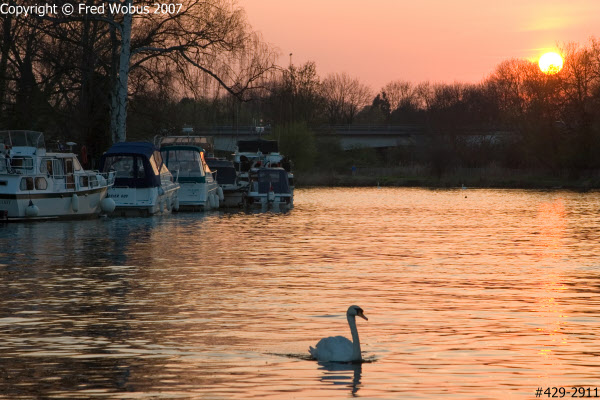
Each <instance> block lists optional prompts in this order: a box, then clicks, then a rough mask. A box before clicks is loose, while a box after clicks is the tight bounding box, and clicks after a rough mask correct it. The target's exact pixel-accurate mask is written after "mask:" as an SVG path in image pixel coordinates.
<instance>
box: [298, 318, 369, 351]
mask: <svg viewBox="0 0 600 400" xmlns="http://www.w3.org/2000/svg"><path fill="white" fill-rule="evenodd" d="M357 315H358V316H359V317H361V318H364V319H365V320H367V321H368V319H367V317H365V314H364V312H363V309H362V308H360V307H359V306H350V307H348V311H346V318H347V319H348V325H350V332H351V333H352V341H350V340H348V339H346V338H345V337H343V336H331V337H326V338H323V339H321V340H319V343H317V345H316V347H312V346H309V348H308V352H309V353H310V355H311V356H313V358H315V359H316V360H317V361H337V362H350V361H362V357H361V353H360V340H359V338H358V330H357V329H356V316H357Z"/></svg>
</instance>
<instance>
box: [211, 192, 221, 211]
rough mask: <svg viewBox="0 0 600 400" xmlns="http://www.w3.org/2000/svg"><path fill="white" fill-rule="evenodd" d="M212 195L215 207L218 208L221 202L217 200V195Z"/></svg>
mask: <svg viewBox="0 0 600 400" xmlns="http://www.w3.org/2000/svg"><path fill="white" fill-rule="evenodd" d="M213 196H215V208H217V209H218V208H219V207H220V206H221V202H220V201H219V196H218V195H216V194H214V195H213Z"/></svg>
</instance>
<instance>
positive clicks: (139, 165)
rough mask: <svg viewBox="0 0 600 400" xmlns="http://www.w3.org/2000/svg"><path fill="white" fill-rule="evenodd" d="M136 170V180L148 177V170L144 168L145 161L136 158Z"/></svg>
mask: <svg viewBox="0 0 600 400" xmlns="http://www.w3.org/2000/svg"><path fill="white" fill-rule="evenodd" d="M135 165H136V170H135V171H134V174H135V177H136V178H143V177H145V176H146V170H145V168H144V160H142V159H141V158H140V157H136V158H135Z"/></svg>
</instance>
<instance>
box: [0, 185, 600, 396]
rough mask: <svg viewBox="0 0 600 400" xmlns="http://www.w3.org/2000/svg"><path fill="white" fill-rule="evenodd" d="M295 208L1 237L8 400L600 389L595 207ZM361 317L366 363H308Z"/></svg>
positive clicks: (358, 203)
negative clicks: (320, 345) (319, 346)
mask: <svg viewBox="0 0 600 400" xmlns="http://www.w3.org/2000/svg"><path fill="white" fill-rule="evenodd" d="M295 205H296V207H295V208H294V209H293V210H292V211H290V212H287V213H270V212H269V213H244V212H227V213H223V212H220V213H219V212H214V213H207V214H194V213H180V214H174V215H171V216H166V217H153V218H114V219H98V220H89V221H69V222H43V223H23V224H21V223H17V224H7V225H0V399H22V398H23V399H24V398H32V399H33V398H48V399H52V398H56V399H70V398H77V399H87V398H99V399H147V398H152V399H172V398H184V399H196V398H198V399H235V398H260V399H268V398H271V399H290V398H298V399H304V398H307V399H309V398H312V399H318V398H328V399H331V398H348V397H352V396H357V397H363V398H387V399H397V398H403V399H432V398H456V399H486V398H489V399H499V398H514V399H530V398H531V399H533V398H535V391H536V390H537V389H538V388H539V387H543V388H546V387H565V388H566V390H571V391H572V389H571V386H584V387H586V388H587V387H590V388H592V389H593V388H596V387H597V386H600V340H598V335H597V332H598V325H599V324H600V296H599V292H600V259H599V258H598V254H600V251H599V249H600V245H599V243H600V212H599V211H600V194H599V193H573V192H566V191H565V192H563V191H549V192H544V191H521V190H470V189H468V190H426V189H396V188H394V189H387V188H383V189H376V188H372V189H362V188H360V189H303V190H297V191H296V196H295ZM352 304H357V305H359V306H361V307H362V308H363V309H364V311H365V315H366V316H367V317H368V318H369V321H364V320H362V319H361V320H359V321H358V330H359V333H360V338H361V343H362V350H363V357H364V358H365V360H366V361H367V362H365V363H363V364H358V365H348V364H320V363H317V362H316V361H312V360H310V359H308V351H307V349H308V347H309V346H310V345H314V344H315V343H316V342H317V341H318V340H319V339H320V338H322V337H326V336H335V335H344V336H347V337H349V336H350V332H349V329H348V324H347V322H346V319H345V311H346V309H347V308H348V306H350V305H352ZM592 394H594V392H592ZM599 395H600V393H599ZM544 396H545V395H544ZM567 397H570V396H567Z"/></svg>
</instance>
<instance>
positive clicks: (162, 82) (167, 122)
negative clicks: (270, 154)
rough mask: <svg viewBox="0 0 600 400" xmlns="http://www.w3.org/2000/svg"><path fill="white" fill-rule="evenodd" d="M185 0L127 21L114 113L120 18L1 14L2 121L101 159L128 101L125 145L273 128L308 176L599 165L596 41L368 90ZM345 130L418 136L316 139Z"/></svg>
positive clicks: (230, 12) (217, 10) (220, 4)
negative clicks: (471, 73)
mask: <svg viewBox="0 0 600 400" xmlns="http://www.w3.org/2000/svg"><path fill="white" fill-rule="evenodd" d="M183 3H184V5H185V7H184V10H183V12H182V13H180V14H178V15H177V16H173V15H168V16H162V17H160V18H158V19H157V17H155V16H136V17H135V18H134V20H133V23H132V24H131V28H132V29H131V44H130V53H131V54H130V56H129V59H128V60H129V62H128V63H127V65H128V67H129V69H128V79H129V80H128V86H127V93H128V96H125V101H124V102H123V104H124V105H122V106H121V108H119V104H118V103H119V101H120V100H122V98H120V97H119V80H120V79H121V78H120V77H121V75H123V73H122V71H121V69H120V68H121V67H122V66H123V65H124V64H123V49H124V48H126V46H125V44H124V42H125V41H124V33H123V27H124V26H125V25H124V24H125V22H126V21H124V19H123V16H122V15H105V16H103V17H102V18H91V17H90V18H82V17H81V16H75V17H72V18H70V19H64V18H63V19H55V18H52V17H46V18H34V17H32V16H28V17H23V16H20V17H16V16H11V15H1V16H0V23H1V26H2V31H1V33H0V128H1V129H35V130H41V131H44V132H46V133H47V135H48V137H49V138H51V140H62V141H66V140H72V141H75V142H78V143H80V144H86V145H87V146H88V149H90V153H91V154H92V155H96V156H98V155H99V154H101V152H102V151H104V150H106V149H107V148H108V147H109V146H110V144H111V143H112V141H113V140H115V138H116V137H117V136H118V135H116V134H115V132H114V131H115V130H117V129H118V119H119V116H120V115H121V114H119V113H120V112H122V111H119V110H122V109H123V107H124V109H126V111H127V115H126V116H127V118H126V131H127V140H134V139H151V138H152V137H153V136H154V135H156V134H165V133H178V132H180V131H181V129H182V128H183V127H184V126H186V125H188V126H190V125H191V126H193V127H195V128H210V127H212V126H217V125H231V126H247V125H259V124H262V125H270V126H271V127H272V128H273V129H272V132H273V135H275V136H276V137H277V138H278V139H280V140H281V142H282V146H281V147H282V151H284V152H287V153H288V154H289V155H290V156H291V157H292V159H295V160H296V164H297V166H298V167H300V169H307V170H308V169H312V168H313V166H318V168H319V169H322V168H325V169H329V170H331V171H349V168H350V167H351V166H352V165H358V166H380V167H395V166H401V165H409V164H411V165H424V166H427V168H429V171H430V172H431V173H432V174H433V175H437V176H441V175H443V174H444V173H446V172H448V171H450V170H452V169H455V168H461V167H462V168H477V167H486V166H489V165H496V166H500V167H503V168H511V169H521V170H532V169H538V170H545V171H549V172H551V173H556V174H558V173H565V172H566V173H568V174H570V176H574V177H577V176H579V175H581V174H586V173H588V172H589V171H592V170H597V169H600V157H598V156H597V155H598V154H600V40H598V39H595V38H591V39H590V41H589V42H588V43H586V44H585V45H579V44H567V45H564V46H563V48H562V49H561V53H562V54H563V56H564V59H565V63H564V65H565V66H564V68H563V69H562V70H561V71H560V72H558V73H557V74H553V75H547V74H544V73H542V72H541V71H540V70H539V68H538V66H537V64H536V63H535V62H532V61H528V60H523V59H512V60H507V61H504V62H502V63H501V64H500V65H498V66H497V67H496V69H495V70H494V71H493V72H491V73H490V74H489V76H487V77H486V78H485V79H483V80H482V81H481V82H480V83H477V84H467V83H431V82H421V83H418V84H415V83H411V82H407V81H403V80H397V81H393V82H390V83H388V84H387V85H385V86H384V87H383V88H381V89H380V90H379V91H377V92H374V91H372V90H371V88H369V87H368V86H367V85H365V84H363V83H362V82H361V81H360V80H359V79H356V78H353V77H351V76H349V75H348V74H346V73H334V74H329V75H327V76H325V77H321V76H319V74H318V72H317V65H316V64H315V63H314V62H307V63H305V64H302V65H293V64H291V63H290V65H289V66H288V67H285V68H282V67H278V68H275V67H274V64H273V59H274V58H273V54H274V51H273V50H272V49H271V48H269V47H268V46H267V45H265V44H264V43H263V42H262V41H261V40H260V37H259V36H258V35H257V34H255V33H254V32H252V30H251V29H250V27H249V26H248V24H247V22H246V20H245V17H244V13H243V11H242V10H241V9H239V8H236V6H235V4H234V3H232V2H229V1H227V0H210V1H207V2H183ZM136 4H137V3H136ZM348 124H365V125H367V124H368V125H404V124H414V125H419V126H421V127H422V128H423V129H422V131H423V132H424V134H423V135H422V136H423V137H422V138H420V139H419V140H418V141H417V142H416V143H415V145H414V146H408V147H406V146H405V147H401V148H389V149H383V150H378V151H375V150H372V149H355V150H351V151H346V152H344V151H342V149H341V145H340V142H339V140H337V139H335V136H331V135H326V136H324V135H319V134H317V133H319V132H323V129H324V128H323V127H334V126H336V125H348ZM325 129H327V128H325ZM330 129H334V128H330ZM122 130H123V131H124V130H125V128H123V129H122ZM123 134H124V132H123ZM325 137H327V139H325ZM300 158H301V159H302V160H301V161H300V160H298V159H300Z"/></svg>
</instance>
